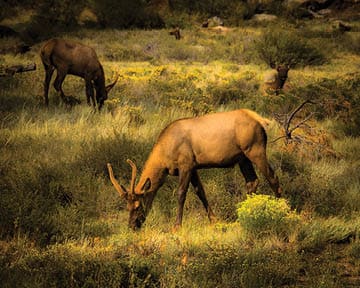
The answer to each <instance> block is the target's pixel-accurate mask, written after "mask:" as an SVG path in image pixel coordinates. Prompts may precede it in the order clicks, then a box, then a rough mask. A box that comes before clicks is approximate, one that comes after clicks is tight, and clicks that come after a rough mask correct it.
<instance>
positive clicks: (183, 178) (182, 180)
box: [175, 171, 191, 229]
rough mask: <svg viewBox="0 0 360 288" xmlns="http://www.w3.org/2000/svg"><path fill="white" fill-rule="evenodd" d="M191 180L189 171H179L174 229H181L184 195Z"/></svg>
mask: <svg viewBox="0 0 360 288" xmlns="http://www.w3.org/2000/svg"><path fill="white" fill-rule="evenodd" d="M190 179H191V172H190V171H180V175H179V188H178V191H177V194H178V210H177V216H176V222H175V229H177V228H179V227H181V224H182V217H183V212H184V204H185V200H186V193H187V190H188V189H189V184H190Z"/></svg>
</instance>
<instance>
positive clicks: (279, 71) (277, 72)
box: [263, 65, 290, 95]
mask: <svg viewBox="0 0 360 288" xmlns="http://www.w3.org/2000/svg"><path fill="white" fill-rule="evenodd" d="M271 68H273V69H272V70H271V71H268V72H267V73H265V75H264V83H263V90H264V92H265V93H266V94H276V95H278V94H279V92H280V90H281V89H282V88H283V87H284V84H285V82H286V80H287V78H288V72H289V69H290V67H289V66H287V65H277V66H275V65H271Z"/></svg>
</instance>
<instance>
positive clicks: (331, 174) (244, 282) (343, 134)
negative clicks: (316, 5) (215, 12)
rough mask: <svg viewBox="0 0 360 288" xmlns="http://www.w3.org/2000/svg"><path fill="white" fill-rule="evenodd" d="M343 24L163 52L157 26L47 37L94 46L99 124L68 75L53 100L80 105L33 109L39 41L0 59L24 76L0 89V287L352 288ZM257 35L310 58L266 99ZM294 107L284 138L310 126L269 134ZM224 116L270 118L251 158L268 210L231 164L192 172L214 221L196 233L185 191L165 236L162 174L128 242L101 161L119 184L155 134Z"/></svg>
mask: <svg viewBox="0 0 360 288" xmlns="http://www.w3.org/2000/svg"><path fill="white" fill-rule="evenodd" d="M351 25H352V27H353V29H352V30H351V32H346V33H338V32H337V31H335V30H334V27H333V26H332V24H331V23H330V22H328V21H324V20H322V19H320V20H312V21H303V22H301V23H299V22H296V23H295V22H288V21H283V20H279V21H278V22H277V23H274V24H267V25H259V24H256V23H242V25H240V26H238V27H230V28H229V29H227V30H225V31H217V30H212V29H203V28H198V26H195V25H189V27H186V28H184V29H182V31H181V33H182V39H181V40H179V41H177V40H175V38H173V37H171V36H170V35H169V33H168V32H169V31H168V29H159V30H116V29H105V30H99V29H85V28H83V29H80V30H78V31H73V32H69V33H66V34H64V35H61V36H62V37H64V38H67V39H72V40H75V41H79V42H82V43H85V44H87V45H90V46H92V47H93V48H94V49H95V50H96V52H97V54H98V56H99V59H100V61H101V63H102V64H103V66H104V70H105V75H106V82H107V83H109V82H110V81H111V80H112V79H113V78H114V77H115V75H116V74H119V75H120V78H119V81H118V84H117V86H115V87H114V89H113V90H112V91H111V93H110V94H109V99H108V100H107V101H106V102H105V106H104V109H103V110H102V111H101V112H94V111H93V109H92V108H91V107H88V106H87V105H86V101H85V99H86V98H85V87H84V81H83V80H81V79H79V78H76V77H74V76H67V78H66V79H65V82H64V85H63V88H64V91H65V93H66V94H67V95H72V96H73V97H76V98H78V99H79V100H81V101H82V103H81V104H80V105H77V106H74V107H72V108H69V107H67V106H66V105H64V104H63V103H62V102H61V99H60V97H59V96H58V95H57V94H56V93H55V90H54V89H53V87H51V88H50V104H49V108H45V107H44V105H43V99H42V91H43V80H44V69H43V67H42V64H41V62H40V58H39V56H38V51H39V48H40V46H41V43H38V44H36V45H35V46H34V47H33V48H32V50H31V51H30V52H29V53H27V54H24V55H15V56H14V55H12V54H3V55H0V61H1V64H2V65H12V64H18V63H31V62H35V63H36V64H37V70H36V71H33V72H27V73H21V74H16V75H14V76H12V77H1V78H0V87H1V91H0V116H1V117H0V121H1V122H0V123H1V126H0V163H1V165H0V176H1V177H0V191H1V199H0V239H1V240H0V264H1V267H2V268H1V270H0V279H1V283H2V284H1V285H2V287H359V286H360V238H359V234H360V217H359V216H360V141H359V135H360V133H359V131H360V129H359V128H360V116H359V115H360V106H359V103H360V99H359V97H360V96H359V95H360V72H359V65H360V64H359V63H360V44H359V43H360V23H359V22H356V21H353V22H351ZM269 26H270V27H269ZM271 30H274V31H276V33H279V34H278V35H289V34H286V33H287V32H289V31H290V34H291V33H296V35H299V37H300V38H301V39H305V40H306V41H307V42H306V43H308V45H310V46H311V47H316V48H317V49H318V50H317V53H318V54H316V55H318V56H317V57H318V58H316V59H319V57H320V56H321V57H322V58H321V61H320V62H321V63H318V62H317V61H312V60H311V59H310V60H311V61H310V60H309V61H308V62H306V63H299V65H297V66H295V67H294V68H292V69H290V71H289V78H288V81H287V82H286V84H285V87H284V90H283V91H282V92H281V93H280V94H279V95H268V96H266V95H264V93H263V91H262V90H261V84H262V76H263V74H264V72H265V71H266V70H268V69H269V66H268V63H266V62H265V61H264V59H263V57H261V55H259V49H258V47H259V45H260V44H259V41H260V40H261V39H263V37H264V35H266V34H267V33H270V32H269V31H271ZM287 37H290V36H287ZM284 38H286V37H284ZM285 40H286V39H285ZM1 41H2V44H4V43H5V42H6V43H8V42H9V41H11V39H1ZM306 51H310V52H307V53H308V54H309V53H311V51H312V50H306ZM275 52H276V51H275ZM286 53H290V52H287V51H285V52H283V53H282V54H286ZM308 54H307V55H308ZM288 57H293V56H291V55H290V56H289V55H288ZM305 100H311V101H312V102H313V103H312V104H311V103H309V104H307V105H306V106H304V108H303V109H302V110H301V111H300V112H299V113H298V114H296V117H295V119H294V120H293V122H292V123H290V124H291V126H290V127H295V126H296V124H297V123H300V122H301V121H303V120H304V119H306V117H307V116H308V115H310V114H311V117H309V120H308V121H306V122H304V123H303V125H300V127H299V128H298V129H295V130H294V131H293V132H292V138H291V139H286V138H284V137H283V136H284V127H283V124H284V121H283V119H284V116H286V115H289V114H290V113H291V112H292V111H294V109H295V108H296V107H298V106H299V105H300V104H301V103H303V102H304V101H305ZM238 108H248V109H252V110H254V111H256V112H257V113H259V114H260V115H262V116H264V117H266V118H268V119H270V120H272V121H271V125H270V126H269V127H267V129H266V130H267V134H268V148H267V149H268V157H269V160H270V162H271V165H272V166H273V168H274V170H275V173H276V174H277V175H278V177H279V180H280V183H281V186H282V188H283V197H282V198H281V200H275V199H274V198H272V196H271V195H273V193H272V191H271V189H270V187H269V185H268V184H267V183H266V181H265V179H264V178H263V177H262V176H261V175H259V177H260V185H259V188H258V191H257V195H256V196H253V197H248V199H246V198H247V197H246V192H245V191H246V189H245V181H244V180H243V178H242V175H241V174H240V171H239V169H238V167H234V168H228V169H209V170H202V171H200V172H199V174H200V177H201V178H202V181H203V184H204V186H205V190H206V193H207V197H208V200H209V202H210V205H211V206H212V209H213V210H214V212H215V214H216V215H217V217H218V221H217V223H215V224H210V223H209V222H208V220H207V217H206V213H205V211H204V209H203V207H202V205H201V203H200V201H199V200H198V199H197V198H196V197H195V195H194V193H192V191H191V188H190V191H189V193H188V197H187V201H186V204H185V212H184V224H183V227H182V228H181V229H180V230H179V231H176V232H174V231H173V230H172V227H173V224H174V222H175V214H176V207H177V199H176V189H177V179H176V178H174V177H168V178H167V181H166V183H165V185H164V186H163V187H162V188H161V189H160V190H159V192H158V194H157V197H156V198H155V201H154V205H153V208H152V210H151V211H150V213H149V215H148V217H147V220H146V222H145V224H144V227H143V228H142V229H141V230H140V231H136V232H134V231H131V230H130V229H129V228H128V227H127V221H128V212H127V210H126V203H124V201H122V200H121V199H120V198H119V196H118V195H117V193H116V191H115V189H114V187H113V186H112V184H111V182H110V181H109V177H108V172H107V168H106V163H108V162H110V163H111V164H112V166H113V168H114V172H115V175H116V176H117V177H118V180H119V182H121V183H122V184H123V185H125V186H127V185H128V184H129V183H130V178H131V170H130V167H129V165H128V164H127V163H126V159H128V158H129V159H131V160H133V161H134V162H135V163H136V164H137V166H138V167H139V168H141V167H142V165H143V164H144V162H145V161H146V158H147V156H148V154H149V153H150V151H151V149H152V146H153V145H154V143H155V141H156V138H157V136H158V135H159V133H160V132H161V130H162V129H163V128H164V127H165V126H166V125H167V124H168V123H170V122H171V121H174V120H176V119H179V118H183V117H190V116H197V115H203V114H206V113H213V112H219V111H228V110H233V109H238ZM258 174H259V173H258ZM262 195H267V196H268V197H263V196H262ZM282 201H283V202H282ZM259 207H260V208H259ZM289 219H290V220H291V221H290V222H289V221H288V220H289Z"/></svg>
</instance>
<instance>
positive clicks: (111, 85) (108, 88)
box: [105, 75, 119, 93]
mask: <svg viewBox="0 0 360 288" xmlns="http://www.w3.org/2000/svg"><path fill="white" fill-rule="evenodd" d="M118 79H119V75H116V79H115V81H114V82H113V83H111V84H109V85H107V86H106V87H105V89H106V92H107V93H109V91H110V90H111V89H112V88H113V87H114V86H115V84H116V82H117V81H118Z"/></svg>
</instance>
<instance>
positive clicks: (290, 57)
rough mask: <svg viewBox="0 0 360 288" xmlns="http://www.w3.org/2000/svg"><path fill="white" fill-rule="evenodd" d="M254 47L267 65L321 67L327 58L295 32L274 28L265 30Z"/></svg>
mask: <svg viewBox="0 0 360 288" xmlns="http://www.w3.org/2000/svg"><path fill="white" fill-rule="evenodd" d="M254 45H255V47H254V48H255V50H256V51H257V53H258V55H259V58H260V59H261V60H263V61H265V63H267V64H274V65H278V64H283V65H288V66H290V67H294V66H306V65H319V64H323V63H324V62H325V56H324V55H323V54H322V53H321V52H320V51H319V50H318V49H317V48H316V47H313V46H312V45H310V44H309V42H308V41H306V40H305V39H303V38H301V37H300V36H299V35H298V34H296V33H295V32H294V31H289V30H286V31H285V30H283V29H274V28H273V27H272V28H271V29H267V30H265V31H264V33H263V36H262V37H261V38H260V39H259V40H258V41H255V44H254Z"/></svg>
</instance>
